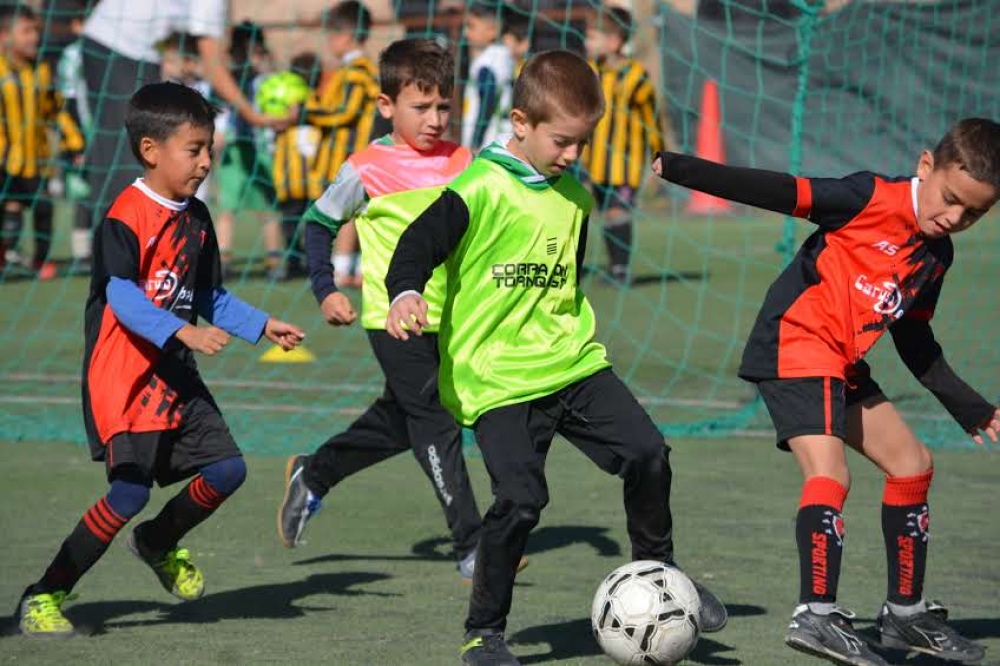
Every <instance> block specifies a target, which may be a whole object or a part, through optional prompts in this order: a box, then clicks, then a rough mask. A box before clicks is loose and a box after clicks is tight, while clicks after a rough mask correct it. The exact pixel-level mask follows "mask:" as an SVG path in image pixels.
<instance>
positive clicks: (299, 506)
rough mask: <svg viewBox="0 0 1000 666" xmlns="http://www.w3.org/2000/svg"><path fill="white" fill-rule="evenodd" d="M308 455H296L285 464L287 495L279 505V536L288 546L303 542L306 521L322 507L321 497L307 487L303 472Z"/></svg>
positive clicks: (291, 546)
mask: <svg viewBox="0 0 1000 666" xmlns="http://www.w3.org/2000/svg"><path fill="white" fill-rule="evenodd" d="M305 465H306V456H304V455H295V456H292V457H290V458H289V459H288V463H287V464H286V465H285V496H284V497H283V498H282V499H281V506H279V507H278V536H279V537H281V542H282V543H284V544H285V546H286V547H288V548H295V547H296V546H298V545H299V544H300V543H302V532H304V531H305V529H306V522H308V521H309V519H310V518H312V517H313V516H314V515H315V514H316V512H317V511H319V509H320V498H318V497H316V496H315V495H313V494H312V492H310V490H309V488H307V487H306V482H305V479H303V478H302V474H303V472H304V471H305Z"/></svg>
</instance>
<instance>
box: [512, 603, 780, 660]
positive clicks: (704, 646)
mask: <svg viewBox="0 0 1000 666" xmlns="http://www.w3.org/2000/svg"><path fill="white" fill-rule="evenodd" d="M728 608H729V611H730V612H729V615H730V617H741V616H750V615H762V614H763V613H764V612H765V611H764V609H763V608H761V607H760V606H750V605H742V604H736V605H733V606H729V607H728ZM509 642H510V644H511V646H512V648H513V651H514V652H515V653H517V652H523V650H518V647H519V646H526V645H539V644H542V645H548V646H549V651H548V652H545V653H540V654H527V655H523V656H519V657H518V659H519V660H520V662H521V663H522V664H549V663H553V662H557V661H565V660H568V659H580V658H583V657H593V656H597V655H599V654H601V648H600V646H599V645H598V644H597V641H596V640H595V639H594V635H593V632H592V631H591V628H590V619H589V618H585V619H579V620H569V621H566V622H558V623H554V624H544V625H539V626H537V627H529V628H527V629H522V630H521V631H518V632H516V633H514V634H512V635H511V636H510V637H509ZM733 650H734V648H733V647H731V646H729V645H726V644H724V643H720V642H719V641H716V640H713V639H711V638H709V637H707V636H704V635H703V636H702V637H701V638H700V639H699V640H698V644H697V645H696V646H695V648H694V651H693V652H692V653H691V654H690V655H689V656H688V658H687V660H686V661H685V663H694V664H706V665H707V666H738V665H739V664H742V663H743V662H742V661H740V660H739V659H736V658H734V657H729V656H725V654H724V653H726V652H731V651H733Z"/></svg>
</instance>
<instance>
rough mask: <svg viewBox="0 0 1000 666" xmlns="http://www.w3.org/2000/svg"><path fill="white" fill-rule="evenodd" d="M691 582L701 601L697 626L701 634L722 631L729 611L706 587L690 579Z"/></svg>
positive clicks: (727, 620)
mask: <svg viewBox="0 0 1000 666" xmlns="http://www.w3.org/2000/svg"><path fill="white" fill-rule="evenodd" d="M691 582H692V583H694V589H695V590H697V591H698V598H699V599H701V612H699V613H698V625H699V628H700V629H701V631H702V633H705V634H712V633H715V632H716V631H722V629H723V628H724V627H725V626H726V623H727V622H729V611H727V610H726V607H725V605H723V603H722V602H721V601H719V598H718V597H717V596H715V595H714V594H712V592H711V591H710V590H709V589H708V588H707V587H705V586H704V585H702V584H701V583H699V582H698V581H696V580H695V579H693V578H691Z"/></svg>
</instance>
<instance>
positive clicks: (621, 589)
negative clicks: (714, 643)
mask: <svg viewBox="0 0 1000 666" xmlns="http://www.w3.org/2000/svg"><path fill="white" fill-rule="evenodd" d="M700 612H701V600H700V599H699V597H698V591H697V590H695V587H694V583H692V582H691V579H690V578H688V577H687V576H685V575H684V572H683V571H681V570H680V569H678V568H676V567H671V566H668V565H666V564H663V563H662V562H654V561H648V560H640V561H637V562H630V563H629V564H626V565H624V566H621V567H618V568H617V569H615V570H614V571H612V572H611V573H610V574H609V575H608V576H607V578H605V579H604V582H602V583H601V585H600V587H598V588H597V593H596V594H595V595H594V603H593V606H592V607H591V612H590V622H591V626H592V627H593V629H594V636H595V637H596V638H597V642H598V643H599V644H600V646H601V649H602V650H604V652H605V654H607V655H608V656H609V657H611V658H612V659H613V660H614V661H615V662H616V663H618V664H622V665H623V666H673V664H676V663H678V662H679V661H681V660H682V659H684V657H686V656H688V655H689V654H691V650H693V649H694V646H695V644H696V643H697V642H698V635H699V634H700V633H701V628H700V627H699V626H698V614H699V613H700Z"/></svg>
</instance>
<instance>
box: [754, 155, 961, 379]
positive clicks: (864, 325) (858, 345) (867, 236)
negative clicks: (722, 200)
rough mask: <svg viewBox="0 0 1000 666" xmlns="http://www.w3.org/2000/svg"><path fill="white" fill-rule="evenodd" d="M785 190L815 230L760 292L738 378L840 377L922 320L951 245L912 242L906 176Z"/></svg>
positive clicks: (912, 207) (799, 184)
mask: <svg viewBox="0 0 1000 666" xmlns="http://www.w3.org/2000/svg"><path fill="white" fill-rule="evenodd" d="M795 184H796V190H797V199H796V204H795V210H794V213H793V214H794V215H796V216H797V217H803V218H806V219H808V220H810V221H812V222H813V223H815V224H816V225H818V226H819V230H817V231H816V232H814V233H813V234H812V235H811V236H809V238H808V239H807V240H806V241H805V243H803V245H802V247H801V248H800V249H799V252H798V253H797V254H796V255H795V258H794V259H793V260H792V262H791V263H790V264H789V265H788V266H787V267H786V268H785V270H784V271H783V272H782V273H781V275H780V276H779V277H778V279H777V280H776V281H775V282H774V284H773V285H771V288H770V289H769V290H768V292H767V296H766V297H765V299H764V304H763V306H762V307H761V310H760V313H759V315H758V316H757V322H756V324H755V325H754V327H753V331H752V332H751V334H750V338H749V340H748V342H747V346H746V349H745V350H744V353H743V363H742V365H741V367H740V376H741V377H744V378H748V379H772V378H785V377H817V376H828V377H839V378H841V379H849V376H848V375H849V374H850V372H851V367H852V366H853V365H854V364H855V363H857V362H858V361H860V360H861V359H862V358H863V357H864V356H865V354H867V353H868V351H869V350H870V349H871V348H872V346H874V344H875V343H876V342H877V341H878V340H879V338H880V337H881V336H882V334H884V333H885V332H886V331H888V330H889V328H890V327H891V326H893V325H894V324H895V323H896V322H897V321H899V320H900V319H902V318H904V317H909V318H918V319H924V320H930V318H931V317H932V316H933V314H934V308H935V306H936V305H937V300H938V296H939V295H940V293H941V284H942V281H943V279H944V274H945V271H947V270H948V268H949V267H950V266H951V262H952V259H953V257H954V248H953V246H952V242H951V239H950V238H949V237H944V238H941V239H936V240H928V239H925V238H923V237H922V236H921V234H920V230H919V228H918V226H917V217H916V203H915V201H916V199H915V193H916V188H917V187H918V186H919V184H918V181H917V180H916V179H912V180H911V179H910V178H903V179H890V178H885V177H883V176H879V175H876V174H873V173H866V172H865V173H856V174H853V175H851V176H847V177H846V178H841V179H833V178H796V179H795Z"/></svg>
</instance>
